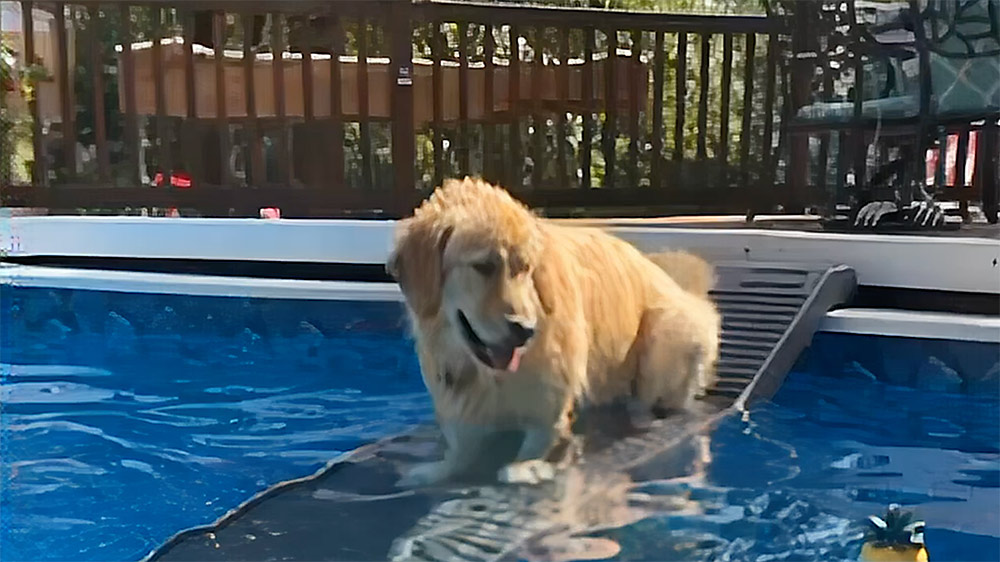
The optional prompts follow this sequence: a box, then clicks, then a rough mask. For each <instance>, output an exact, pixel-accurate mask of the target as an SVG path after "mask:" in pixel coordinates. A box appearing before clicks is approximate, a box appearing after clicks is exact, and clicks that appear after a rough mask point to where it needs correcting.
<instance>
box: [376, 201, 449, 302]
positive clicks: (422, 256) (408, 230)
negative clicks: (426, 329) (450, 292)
mask: <svg viewBox="0 0 1000 562" xmlns="http://www.w3.org/2000/svg"><path fill="white" fill-rule="evenodd" d="M397 228H398V229H399V230H398V233H399V234H398V235H397V238H396V247H395V248H394V249H393V251H392V253H391V254H390V255H389V260H388V262H387V263H386V271H387V272H388V273H389V275H391V276H392V278H393V279H395V280H396V282H397V283H399V287H400V289H402V291H403V296H405V297H406V300H407V302H409V303H410V306H411V307H412V308H413V310H414V311H415V312H416V313H417V315H418V316H422V317H426V316H432V315H434V314H436V313H437V311H438V309H439V308H440V307H441V285H442V282H443V280H442V274H443V272H442V255H443V254H444V249H445V246H447V244H448V239H449V238H450V237H451V233H452V230H453V229H452V228H451V227H445V228H441V227H437V226H435V225H434V224H432V223H431V222H430V221H415V220H413V219H406V220H403V221H401V222H400V223H399V225H398V227H397Z"/></svg>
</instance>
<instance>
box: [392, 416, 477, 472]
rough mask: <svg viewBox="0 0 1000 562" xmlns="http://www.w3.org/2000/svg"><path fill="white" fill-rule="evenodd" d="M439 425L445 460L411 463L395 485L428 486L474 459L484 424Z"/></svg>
mask: <svg viewBox="0 0 1000 562" xmlns="http://www.w3.org/2000/svg"><path fill="white" fill-rule="evenodd" d="M440 426H441V433H442V434H444V440H445V443H446V444H447V449H446V450H445V453H444V459H443V460H440V461H437V462H429V463H423V464H418V465H417V466H414V467H413V468H412V469H410V470H409V472H407V473H406V475H404V476H403V478H402V479H400V480H399V482H397V484H396V485H397V486H400V487H403V488H414V487H420V486H431V485H434V484H439V483H441V482H444V481H445V480H448V479H449V478H451V477H453V476H455V475H457V474H459V473H461V472H462V471H464V470H466V469H467V468H468V467H469V466H470V465H471V464H472V463H473V462H474V461H475V459H476V455H477V454H478V453H479V447H480V445H481V444H482V442H483V439H485V438H486V437H487V435H488V433H489V431H488V430H487V429H486V428H484V427H481V426H478V425H471V424H468V423H463V422H459V421H450V422H441V424H440Z"/></svg>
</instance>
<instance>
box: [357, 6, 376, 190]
mask: <svg viewBox="0 0 1000 562" xmlns="http://www.w3.org/2000/svg"><path fill="white" fill-rule="evenodd" d="M368 41H369V37H368V18H364V17H363V18H361V19H360V20H359V21H358V121H359V122H358V128H359V130H360V133H361V135H360V137H361V138H360V141H361V182H362V186H363V187H364V188H365V189H366V190H370V189H371V188H372V183H373V182H372V164H373V162H372V135H371V120H370V117H369V116H370V113H369V107H368Z"/></svg>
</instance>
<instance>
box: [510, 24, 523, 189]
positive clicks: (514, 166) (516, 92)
mask: <svg viewBox="0 0 1000 562" xmlns="http://www.w3.org/2000/svg"><path fill="white" fill-rule="evenodd" d="M518 37H520V32H519V31H518V29H517V27H516V26H513V25H511V26H510V66H509V67H508V68H509V69H510V79H509V80H508V86H509V90H508V96H509V97H508V99H510V160H511V161H510V164H509V166H508V168H509V174H508V178H509V179H508V180H507V186H508V188H510V189H520V188H521V185H522V184H523V183H524V178H523V177H522V176H521V173H522V170H523V169H524V157H523V156H522V154H524V152H523V151H522V149H521V111H520V106H521V104H520V99H521V52H520V47H519V46H518Z"/></svg>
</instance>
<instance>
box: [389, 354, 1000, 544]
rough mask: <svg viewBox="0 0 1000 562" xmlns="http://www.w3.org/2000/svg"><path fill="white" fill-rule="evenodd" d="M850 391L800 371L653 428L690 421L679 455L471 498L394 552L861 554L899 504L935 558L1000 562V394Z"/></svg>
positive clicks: (652, 447)
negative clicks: (921, 524) (913, 514)
mask: <svg viewBox="0 0 1000 562" xmlns="http://www.w3.org/2000/svg"><path fill="white" fill-rule="evenodd" d="M844 382H845V381H844V380H843V379H840V378H833V377H827V376H821V375H815V374H811V373H806V372H799V373H793V374H792V375H791V376H790V377H789V379H788V381H787V382H786V384H785V387H784V388H783V390H782V391H781V393H780V394H779V395H778V396H777V397H776V399H775V401H774V402H773V403H769V404H764V405H761V406H759V407H755V408H754V409H753V410H752V411H751V412H749V413H746V414H743V415H740V414H738V413H736V414H732V415H728V416H725V417H723V418H721V419H718V420H715V421H714V422H712V421H711V420H706V418H704V417H702V418H699V420H698V421H695V420H672V421H671V424H670V427H668V428H659V429H658V430H657V431H656V432H654V433H656V434H659V435H662V434H663V433H670V432H671V431H673V432H682V430H681V429H680V428H681V426H684V427H685V428H686V429H684V430H683V431H686V432H687V433H688V436H687V437H686V438H684V439H682V440H680V441H678V442H673V443H670V444H669V445H670V446H669V447H665V444H664V443H663V442H661V441H659V438H655V437H653V436H650V435H647V436H645V437H636V438H633V442H634V444H635V445H636V446H635V447H632V448H628V447H625V448H622V447H617V448H616V447H611V448H608V449H606V450H603V451H591V452H588V455H587V457H586V462H585V463H583V464H581V465H579V466H576V467H573V468H572V469H570V470H567V471H566V472H565V473H564V474H562V475H560V476H559V478H558V479H557V481H556V482H555V483H552V484H549V485H547V486H542V487H537V488H530V487H527V488H526V487H483V488H475V489H470V490H469V491H467V494H468V496H467V497H462V498H460V499H456V500H451V501H448V502H445V503H442V504H440V505H439V506H437V508H436V509H434V510H433V511H432V512H431V513H430V514H429V515H427V516H426V517H424V518H423V519H422V520H421V521H420V522H419V523H418V524H417V525H416V526H415V527H414V528H413V529H412V530H411V531H410V532H409V533H407V534H406V535H405V536H404V537H401V538H399V539H397V541H396V542H395V544H394V545H393V551H392V555H393V556H394V559H397V560H404V559H418V560H442V559H445V558H448V557H449V556H454V553H458V554H459V556H460V557H461V558H463V559H477V560H502V559H521V560H539V561H541V560H593V559H608V558H614V559H617V560H658V561H668V560H678V561H681V560H684V561H687V560H759V561H766V560H780V559H794V560H847V559H857V556H858V553H859V551H860V548H861V538H862V528H861V527H860V526H859V523H860V522H861V521H863V519H864V518H865V517H867V516H868V515H869V514H873V513H879V512H881V511H882V510H884V508H885V505H886V504H888V503H892V502H895V503H900V504H902V505H904V506H908V507H913V508H915V509H916V511H917V513H918V514H919V517H920V518H921V519H924V520H926V522H927V532H926V538H927V542H928V548H929V550H930V552H931V559H932V560H935V561H938V560H996V559H997V556H998V553H1000V539H998V536H1000V521H998V517H1000V495H998V491H1000V488H998V474H1000V455H998V446H1000V415H998V411H1000V409H998V403H1000V398H998V396H997V393H996V392H993V393H989V394H944V393H929V392H926V391H924V392H915V391H914V389H912V388H907V387H902V386H892V385H887V384H884V383H881V382H877V381H872V380H867V381H851V384H849V385H845V384H844ZM887 406H889V408H888V410H889V411H887ZM644 440H645V444H642V442H643V441H644ZM656 452H659V453H660V454H657V455H653V456H651V455H652V454H653V453H656Z"/></svg>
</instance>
